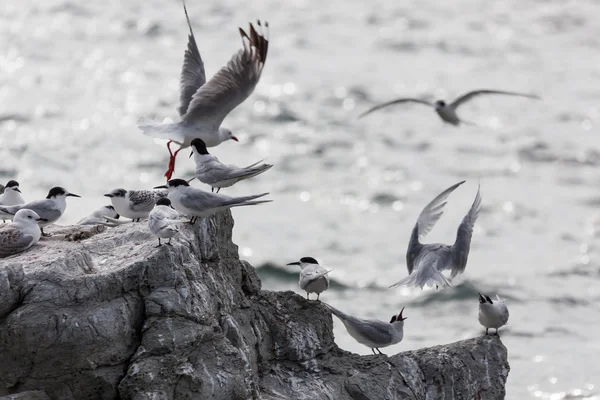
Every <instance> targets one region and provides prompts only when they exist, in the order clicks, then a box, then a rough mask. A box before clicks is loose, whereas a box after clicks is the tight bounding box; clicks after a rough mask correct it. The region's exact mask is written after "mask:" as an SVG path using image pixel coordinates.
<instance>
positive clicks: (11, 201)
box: [0, 180, 25, 222]
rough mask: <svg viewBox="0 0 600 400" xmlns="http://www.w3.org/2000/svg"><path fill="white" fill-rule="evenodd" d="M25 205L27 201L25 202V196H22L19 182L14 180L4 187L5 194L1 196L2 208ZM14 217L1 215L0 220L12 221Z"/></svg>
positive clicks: (0, 204)
mask: <svg viewBox="0 0 600 400" xmlns="http://www.w3.org/2000/svg"><path fill="white" fill-rule="evenodd" d="M23 203H25V200H23V196H22V195H21V190H20V189H19V182H17V181H14V180H10V181H8V183H7V184H6V186H4V192H3V193H2V194H1V195H0V206H15V205H17V204H23ZM12 217H13V216H12V215H10V214H0V219H2V220H3V221H4V222H6V220H7V219H12Z"/></svg>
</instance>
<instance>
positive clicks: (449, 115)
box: [359, 89, 540, 126]
mask: <svg viewBox="0 0 600 400" xmlns="http://www.w3.org/2000/svg"><path fill="white" fill-rule="evenodd" d="M483 94H503V95H507V96H520V97H527V98H530V99H536V100H539V99H540V98H539V97H538V96H536V95H533V94H527V93H517V92H506V91H503V90H487V89H484V90H473V91H471V92H469V93H466V94H463V95H462V96H460V97H458V98H457V99H456V100H454V101H453V102H452V103H446V102H445V101H444V100H438V101H436V102H435V103H433V104H432V103H430V102H428V101H426V100H423V99H415V98H401V99H396V100H392V101H388V102H387V103H383V104H379V105H376V106H374V107H372V108H370V109H368V110H367V111H365V112H364V113H362V114H361V115H359V118H362V117H365V116H367V115H369V114H371V113H372V112H374V111H377V110H381V109H382V108H386V107H388V106H392V105H396V104H406V103H417V104H424V105H426V106H429V107H433V108H434V110H435V112H436V113H437V114H438V115H439V117H440V118H441V119H442V121H444V122H446V123H448V124H450V125H454V126H458V125H460V124H461V123H463V124H467V125H469V124H471V123H470V122H467V121H465V120H462V119H460V118H459V117H458V114H456V109H457V108H458V107H460V106H461V105H462V104H464V103H466V102H467V101H469V100H471V99H473V98H474V97H477V96H480V95H483Z"/></svg>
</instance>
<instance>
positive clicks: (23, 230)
mask: <svg viewBox="0 0 600 400" xmlns="http://www.w3.org/2000/svg"><path fill="white" fill-rule="evenodd" d="M44 221H45V220H44V219H43V218H40V216H39V215H38V214H37V213H36V212H35V211H32V210H28V209H26V208H23V209H20V210H19V211H17V212H16V214H15V215H14V217H13V222H12V224H8V225H5V226H3V227H2V228H0V258H3V257H8V256H12V255H13V254H17V253H20V252H22V251H25V250H27V249H28V248H30V247H31V246H33V245H34V244H36V243H37V242H38V241H39V240H40V235H41V234H42V231H41V229H40V227H39V225H38V222H44Z"/></svg>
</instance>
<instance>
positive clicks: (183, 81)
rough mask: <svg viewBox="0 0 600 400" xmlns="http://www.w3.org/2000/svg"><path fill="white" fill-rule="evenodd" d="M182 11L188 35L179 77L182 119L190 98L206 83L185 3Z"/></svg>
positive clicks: (202, 64)
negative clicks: (188, 30) (188, 31)
mask: <svg viewBox="0 0 600 400" xmlns="http://www.w3.org/2000/svg"><path fill="white" fill-rule="evenodd" d="M183 10H184V11H185V19H186V20H187V24H188V27H189V28H190V34H189V36H188V44H187V49H186V51H185V54H184V56H183V66H182V67H181V77H180V78H179V109H178V110H177V111H178V112H179V115H180V116H181V117H183V116H184V115H185V114H186V113H187V111H188V107H189V105H190V102H191V101H192V96H194V93H196V92H197V91H198V89H199V88H200V87H201V86H202V85H204V84H205V83H206V72H205V71H204V62H203V61H202V57H201V56H200V51H199V50H198V45H197V44H196V38H195V37H194V32H193V31H192V24H191V23H190V17H189V16H188V12H187V8H186V7H185V1H184V2H183Z"/></svg>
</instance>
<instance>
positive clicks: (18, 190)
mask: <svg viewBox="0 0 600 400" xmlns="http://www.w3.org/2000/svg"><path fill="white" fill-rule="evenodd" d="M13 190H14V191H15V192H19V193H21V190H20V189H19V188H18V187H16V188H14V189H13Z"/></svg>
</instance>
